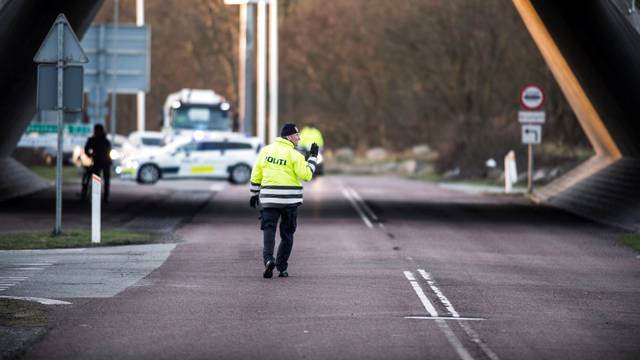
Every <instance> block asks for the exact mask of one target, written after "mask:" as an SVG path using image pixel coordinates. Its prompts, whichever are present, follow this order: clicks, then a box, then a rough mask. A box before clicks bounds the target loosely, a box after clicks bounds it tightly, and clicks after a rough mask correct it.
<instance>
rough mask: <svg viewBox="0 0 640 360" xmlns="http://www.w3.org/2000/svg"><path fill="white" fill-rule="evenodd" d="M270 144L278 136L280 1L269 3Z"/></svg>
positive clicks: (274, 0) (273, 0) (272, 0)
mask: <svg viewBox="0 0 640 360" xmlns="http://www.w3.org/2000/svg"><path fill="white" fill-rule="evenodd" d="M269 48H270V51H269V143H272V142H273V141H274V140H275V139H276V136H278V0H271V1H270V3H269Z"/></svg>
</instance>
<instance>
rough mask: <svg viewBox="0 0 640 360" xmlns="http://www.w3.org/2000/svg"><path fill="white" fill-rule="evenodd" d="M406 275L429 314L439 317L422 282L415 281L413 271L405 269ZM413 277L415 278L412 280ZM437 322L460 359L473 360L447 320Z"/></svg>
mask: <svg viewBox="0 0 640 360" xmlns="http://www.w3.org/2000/svg"><path fill="white" fill-rule="evenodd" d="M404 276H405V277H406V278H407V280H409V283H411V286H412V287H413V290H414V291H415V292H416V294H417V295H418V298H419V299H420V301H421V302H422V306H424V308H425V309H426V310H427V312H428V313H429V315H431V316H433V317H437V316H438V312H437V311H436V308H435V307H433V304H431V301H429V298H427V295H425V293H424V291H422V288H421V287H420V284H418V282H417V281H415V277H414V276H413V273H412V272H410V271H405V272H404ZM412 278H413V279H414V280H411V279H412ZM435 322H436V324H438V328H439V329H440V330H441V331H442V332H443V333H444V336H445V337H446V338H447V341H448V342H449V344H450V345H451V346H452V347H453V349H454V350H455V351H456V353H457V354H458V356H459V357H460V359H462V360H473V357H471V355H470V354H469V352H468V351H467V349H465V347H464V345H462V342H461V341H460V339H458V337H457V336H456V334H455V333H454V332H453V330H451V328H450V327H449V325H448V324H447V322H446V321H444V320H442V319H436V320H435Z"/></svg>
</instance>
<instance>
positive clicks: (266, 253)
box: [260, 206, 298, 271]
mask: <svg viewBox="0 0 640 360" xmlns="http://www.w3.org/2000/svg"><path fill="white" fill-rule="evenodd" d="M260 215H261V219H262V222H261V226H260V229H262V235H263V248H262V258H263V260H264V263H265V265H266V263H267V261H269V260H274V258H273V249H274V247H275V245H276V227H277V225H278V219H279V218H280V217H282V219H281V220H280V245H278V256H277V258H276V259H275V261H276V267H277V268H278V271H285V270H287V267H288V265H289V264H288V263H287V261H288V260H289V255H291V249H292V248H293V233H295V232H296V226H297V219H298V207H297V206H287V207H283V208H263V209H262V210H260Z"/></svg>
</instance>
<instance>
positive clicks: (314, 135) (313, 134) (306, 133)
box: [298, 127, 324, 150]
mask: <svg viewBox="0 0 640 360" xmlns="http://www.w3.org/2000/svg"><path fill="white" fill-rule="evenodd" d="M313 143H316V144H317V145H318V146H319V147H321V148H322V147H323V146H324V139H323V138H322V133H321V132H320V130H318V129H316V128H314V127H304V128H302V130H300V142H299V143H298V145H299V146H302V147H303V148H305V149H307V150H309V149H311V144H313Z"/></svg>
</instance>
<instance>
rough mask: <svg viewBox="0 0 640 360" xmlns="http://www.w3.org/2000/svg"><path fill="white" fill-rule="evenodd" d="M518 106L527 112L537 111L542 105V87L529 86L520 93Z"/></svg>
mask: <svg viewBox="0 0 640 360" xmlns="http://www.w3.org/2000/svg"><path fill="white" fill-rule="evenodd" d="M520 104H521V105H522V107H523V108H525V109H527V110H538V109H540V108H541V107H542V104H544V91H542V87H540V86H538V85H535V84H529V85H525V87H523V88H522V90H521V91H520Z"/></svg>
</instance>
